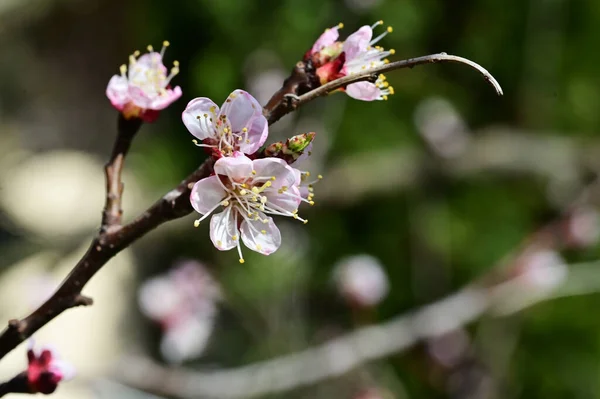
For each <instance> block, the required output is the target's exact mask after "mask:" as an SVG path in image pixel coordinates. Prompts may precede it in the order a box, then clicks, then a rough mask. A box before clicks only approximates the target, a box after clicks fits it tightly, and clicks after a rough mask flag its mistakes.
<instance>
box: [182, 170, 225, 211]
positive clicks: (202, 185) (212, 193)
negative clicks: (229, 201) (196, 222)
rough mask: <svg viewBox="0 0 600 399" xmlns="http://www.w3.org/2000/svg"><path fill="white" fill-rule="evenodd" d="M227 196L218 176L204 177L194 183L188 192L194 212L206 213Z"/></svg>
mask: <svg viewBox="0 0 600 399" xmlns="http://www.w3.org/2000/svg"><path fill="white" fill-rule="evenodd" d="M225 197H227V192H226V191H225V189H224V188H223V185H222V184H221V182H220V181H219V177H218V176H210V177H206V178H204V179H202V180H199V181H197V182H196V184H194V187H193V188H192V193H191V194H190V202H191V204H192V207H193V208H194V209H195V210H196V212H198V213H200V214H202V215H206V214H207V213H210V212H211V211H213V210H214V209H215V207H216V206H217V205H218V204H219V203H220V202H221V201H223V199H224V198H225Z"/></svg>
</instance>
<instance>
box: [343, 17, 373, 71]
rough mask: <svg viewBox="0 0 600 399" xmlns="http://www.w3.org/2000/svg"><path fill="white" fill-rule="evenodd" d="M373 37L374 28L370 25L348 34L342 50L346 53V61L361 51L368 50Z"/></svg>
mask: <svg viewBox="0 0 600 399" xmlns="http://www.w3.org/2000/svg"><path fill="white" fill-rule="evenodd" d="M372 37H373V29H371V27H370V26H368V25H365V26H363V27H361V28H360V29H359V30H357V31H356V32H354V33H353V34H351V35H350V36H348V38H347V39H346V41H345V42H344V46H343V47H342V51H343V52H344V53H346V62H349V61H351V60H353V59H354V58H355V57H356V56H357V55H358V54H360V53H361V52H364V51H367V47H368V46H369V42H370V41H371V38H372Z"/></svg>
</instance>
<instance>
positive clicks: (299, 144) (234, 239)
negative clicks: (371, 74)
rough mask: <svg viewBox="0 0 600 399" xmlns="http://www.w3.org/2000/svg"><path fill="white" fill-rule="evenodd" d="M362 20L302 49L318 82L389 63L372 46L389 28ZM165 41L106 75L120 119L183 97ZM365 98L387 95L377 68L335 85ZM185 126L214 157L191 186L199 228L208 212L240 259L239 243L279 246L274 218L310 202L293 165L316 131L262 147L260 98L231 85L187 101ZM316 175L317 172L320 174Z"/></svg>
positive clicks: (150, 114)
mask: <svg viewBox="0 0 600 399" xmlns="http://www.w3.org/2000/svg"><path fill="white" fill-rule="evenodd" d="M382 24H383V22H382V21H378V22H376V23H375V24H373V25H372V26H363V27H361V28H360V29H358V30H357V31H356V32H354V33H353V34H351V35H350V36H349V37H348V38H347V39H346V40H345V41H343V42H342V41H339V40H338V38H339V33H338V30H339V29H340V28H341V27H342V25H341V24H340V25H338V26H336V27H333V28H330V29H327V30H326V31H325V33H323V34H322V35H321V37H319V39H318V40H317V41H316V42H315V43H314V45H313V46H312V48H311V49H310V50H309V51H308V52H307V53H306V54H305V55H304V59H303V62H305V63H306V64H307V65H309V64H310V65H311V66H312V67H311V70H314V71H315V72H314V73H315V76H314V78H316V79H317V80H318V81H319V83H320V84H321V85H324V84H326V83H328V82H330V81H332V80H335V79H338V78H341V77H344V76H348V75H352V74H355V73H358V72H364V71H368V70H371V69H373V68H376V67H378V66H381V65H383V64H385V63H387V62H388V61H387V59H386V58H385V57H387V56H388V55H390V54H394V50H389V51H388V50H384V49H383V48H382V47H379V46H377V45H376V43H378V42H379V41H380V40H381V39H382V38H383V37H384V36H385V35H386V34H387V33H388V32H391V31H392V28H391V27H388V28H387V30H386V31H385V32H384V33H382V34H380V35H379V36H377V37H375V38H373V29H374V28H376V27H377V26H379V25H382ZM168 46H169V43H168V42H166V41H165V42H164V43H163V47H162V49H161V51H160V52H156V51H154V49H153V48H152V46H148V53H147V54H144V55H141V56H140V53H139V52H138V51H136V52H134V53H133V54H132V55H131V56H130V58H129V65H128V66H127V65H122V66H121V73H120V75H115V76H113V77H112V79H111V80H110V82H109V84H108V87H107V89H106V94H107V96H108V98H109V99H110V101H111V103H112V105H113V106H114V107H115V108H116V109H117V110H119V111H120V112H121V114H122V116H123V117H124V118H125V119H134V118H137V119H141V120H143V121H145V122H152V121H154V120H155V119H156V118H157V117H158V114H159V112H160V111H161V110H162V109H164V108H166V107H167V106H168V105H170V104H171V103H173V102H174V101H175V100H177V99H178V98H179V97H181V95H182V92H181V89H180V88H179V87H178V86H177V87H175V88H172V87H171V85H170V82H171V79H172V78H173V77H174V76H175V75H176V74H177V73H178V72H179V63H178V62H177V61H175V62H174V66H173V68H172V69H171V71H170V72H169V71H168V69H167V67H166V66H165V65H164V64H163V57H164V54H165V50H166V48H167V47H168ZM339 90H343V91H345V92H346V93H347V94H348V95H349V96H351V97H353V98H356V99H360V100H364V101H372V100H386V99H387V97H388V95H390V94H393V93H394V90H393V88H392V87H390V86H389V84H388V83H387V82H386V80H385V76H384V75H382V74H380V75H379V76H378V79H377V81H376V82H374V83H372V82H357V83H352V84H349V85H347V87H345V88H342V89H339ZM182 120H183V124H184V125H185V126H186V128H187V129H188V130H189V132H190V133H191V134H192V135H193V136H194V137H195V139H194V140H193V141H194V143H195V144H196V145H197V146H199V147H203V148H205V150H206V151H207V152H208V153H209V154H210V155H211V156H212V157H213V158H214V160H215V163H214V167H213V173H212V175H211V176H209V177H206V178H204V179H201V180H200V181H198V182H197V183H196V184H195V185H194V186H193V188H192V189H191V196H190V202H191V206H192V207H193V209H194V210H196V211H197V212H198V213H200V214H201V215H202V216H201V217H200V218H199V219H197V220H196V221H195V226H196V227H197V226H198V225H199V224H200V223H201V222H202V221H203V220H205V219H207V218H208V217H209V216H210V238H211V240H212V242H213V244H214V245H215V247H216V248H217V249H219V250H222V251H227V250H231V249H233V248H236V249H237V252H238V254H239V260H240V262H241V263H243V262H244V257H243V254H242V246H241V243H243V244H244V245H245V246H246V247H248V248H249V249H251V250H253V251H256V252H259V253H261V254H264V255H269V254H271V253H273V252H275V251H276V250H277V249H278V248H279V246H280V245H281V234H280V231H279V229H278V228H277V226H276V225H275V222H274V220H273V218H272V216H287V217H291V218H294V219H297V220H299V221H302V222H304V223H306V222H307V220H306V219H304V218H302V217H300V216H299V214H298V208H299V206H300V204H302V203H308V204H310V205H313V204H314V194H313V190H312V183H314V182H308V180H309V179H308V177H309V176H310V174H309V173H308V172H304V171H301V170H298V169H296V167H295V165H296V163H298V162H300V161H302V160H303V159H305V158H307V157H308V156H309V155H310V152H311V148H312V142H313V139H314V137H315V133H314V132H310V133H305V134H300V135H297V136H294V137H292V138H290V139H288V140H287V141H285V142H277V143H272V144H270V145H268V146H266V147H263V146H264V145H265V143H266V140H267V138H268V136H269V122H268V121H267V118H266V117H265V116H264V115H263V108H262V106H261V105H260V104H259V102H258V101H257V100H256V99H255V98H254V97H253V96H252V95H251V94H250V93H248V92H246V91H244V90H239V89H238V90H234V91H233V92H232V93H231V94H230V95H229V96H228V97H227V99H226V100H225V102H224V103H223V104H222V105H221V107H219V106H218V105H217V104H215V103H214V102H213V101H212V100H211V99H209V98H206V97H198V98H195V99H193V100H191V101H190V102H189V103H188V104H187V107H186V108H185V110H184V111H183V113H182ZM319 178H320V176H319Z"/></svg>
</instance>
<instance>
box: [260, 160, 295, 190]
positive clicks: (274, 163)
mask: <svg viewBox="0 0 600 399" xmlns="http://www.w3.org/2000/svg"><path fill="white" fill-rule="evenodd" d="M252 167H253V168H254V170H255V171H256V177H268V178H271V177H275V180H273V181H272V183H271V187H273V188H281V187H283V186H286V187H290V186H293V185H295V184H296V180H297V176H296V173H295V172H294V169H293V168H292V167H290V166H288V164H287V162H285V161H284V160H283V159H280V158H261V159H255V160H254V161H252Z"/></svg>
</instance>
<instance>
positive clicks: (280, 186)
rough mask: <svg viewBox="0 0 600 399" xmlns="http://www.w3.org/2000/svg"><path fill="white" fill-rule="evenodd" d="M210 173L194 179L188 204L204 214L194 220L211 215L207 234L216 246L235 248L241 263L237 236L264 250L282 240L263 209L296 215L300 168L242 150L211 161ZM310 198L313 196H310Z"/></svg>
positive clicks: (274, 212)
mask: <svg viewBox="0 0 600 399" xmlns="http://www.w3.org/2000/svg"><path fill="white" fill-rule="evenodd" d="M214 171H215V175H213V176H210V177H207V178H205V179H202V180H200V181H198V182H197V183H196V184H195V185H194V187H193V188H192V193H191V198H190V199H191V203H192V206H193V207H194V209H195V210H196V211H197V212H198V213H200V214H202V215H203V216H202V217H201V218H200V219H198V220H196V222H195V225H196V226H198V225H199V224H200V222H201V221H202V220H204V219H206V218H207V217H208V216H210V215H211V214H213V212H214V211H215V210H216V209H217V208H220V207H222V208H223V211H222V212H220V213H217V214H213V215H212V218H211V220H210V238H211V240H212V242H213V244H214V245H215V247H217V249H219V250H221V251H227V250H230V249H233V248H236V247H237V250H238V253H239V256H240V262H241V263H243V262H244V257H243V256H242V250H241V245H240V241H243V242H244V244H245V245H246V246H247V247H248V248H250V249H251V250H253V251H256V252H259V253H261V254H263V255H269V254H271V253H273V252H275V251H276V250H277V248H279V246H280V245H281V235H280V232H279V229H278V228H277V226H276V225H275V223H274V222H273V219H272V218H271V217H270V216H267V214H271V215H282V216H289V217H293V218H295V219H298V220H301V221H303V222H304V223H306V222H307V220H305V219H302V218H301V217H299V216H298V206H299V205H300V203H301V202H303V201H304V202H307V203H310V204H313V203H314V202H312V199H310V200H309V199H308V198H303V197H302V195H301V193H300V190H299V188H298V187H299V185H300V183H301V173H300V172H299V171H297V170H295V169H294V168H292V167H290V166H289V165H288V164H287V163H286V162H285V161H284V160H282V159H278V158H263V159H255V160H251V159H250V158H248V157H246V156H245V155H244V154H242V153H241V152H237V151H236V152H234V153H233V154H232V156H230V157H223V158H220V159H218V160H217V162H215V166H214ZM311 198H312V196H311Z"/></svg>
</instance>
